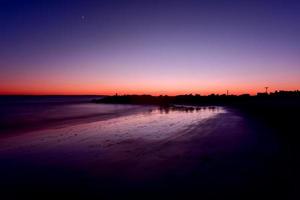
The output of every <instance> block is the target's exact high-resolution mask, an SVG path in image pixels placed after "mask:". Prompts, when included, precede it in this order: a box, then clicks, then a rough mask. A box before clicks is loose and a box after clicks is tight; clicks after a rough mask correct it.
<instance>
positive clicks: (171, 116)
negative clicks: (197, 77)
mask: <svg viewBox="0 0 300 200" xmlns="http://www.w3.org/2000/svg"><path fill="white" fill-rule="evenodd" d="M145 108H146V109H141V112H137V113H134V114H130V115H125V116H121V117H116V118H112V119H108V120H103V121H97V122H92V123H84V124H79V125H73V126H68V127H64V128H59V129H45V130H40V131H34V132H32V133H28V134H24V135H20V136H16V137H12V140H14V141H13V142H10V141H6V142H5V143H6V144H7V145H8V146H11V145H9V144H12V143H13V144H15V145H16V146H19V145H20V146H23V147H24V148H27V147H28V146H33V145H36V147H39V148H42V149H43V148H48V149H54V148H55V149H58V148H63V149H64V150H66V149H70V150H71V149H73V150H74V149H75V147H76V148H77V149H78V150H79V149H81V150H82V149H86V148H88V147H90V146H93V145H95V144H98V145H99V144H101V147H103V148H105V147H109V146H111V145H116V144H120V142H122V141H127V140H148V141H161V140H165V139H168V138H173V137H176V136H177V135H178V134H181V135H182V134H183V133H185V132H187V131H188V130H191V129H193V128H195V127H196V126H198V127H199V126H201V123H203V125H204V126H205V120H207V119H211V118H214V117H216V116H217V115H219V114H220V113H225V112H226V110H225V109H224V108H223V107H217V106H209V107H193V106H174V107H160V108H157V107H145ZM13 138H14V139H13ZM15 145H12V146H15ZM4 146H6V145H4ZM4 146H2V147H4ZM12 146H11V147H12Z"/></svg>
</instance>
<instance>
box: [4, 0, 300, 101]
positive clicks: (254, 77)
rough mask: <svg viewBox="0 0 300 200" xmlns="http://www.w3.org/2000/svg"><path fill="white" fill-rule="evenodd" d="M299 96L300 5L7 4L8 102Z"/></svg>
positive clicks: (211, 0)
mask: <svg viewBox="0 0 300 200" xmlns="http://www.w3.org/2000/svg"><path fill="white" fill-rule="evenodd" d="M265 86H269V87H270V90H271V91H274V90H296V89H300V1H274V0H273V1H271V0H270V1H263V0H260V1H234V0H228V1H225V0H224V1H217V0H207V1H201V0H198V1H196V0H195V1H189V0H182V1H176V0H172V1H167V0H162V1H146V0H140V1H138V0H136V1H125V0H122V1H121V0H119V1H115V0H106V1H100V0H99V1H89V0H85V1H76V0H69V1H63V0H60V1H56V0H51V1H50V0H49V1H46V0H44V1H38V0H37V1H29V0H26V1H25V0H24V1H15V0H0V94H115V93H116V92H117V93H119V94H125V93H126V94H127V93H129V94H133V93H135V94H144V93H147V94H154V95H157V94H169V95H175V94H185V93H200V94H209V93H220V94H221V93H226V90H227V89H228V90H229V91H230V93H234V94H240V93H251V94H255V93H256V92H262V91H264V87H265Z"/></svg>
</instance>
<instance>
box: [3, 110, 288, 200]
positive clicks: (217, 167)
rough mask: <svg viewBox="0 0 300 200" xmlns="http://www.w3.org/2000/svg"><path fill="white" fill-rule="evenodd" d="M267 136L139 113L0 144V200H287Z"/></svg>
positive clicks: (221, 118) (223, 119) (224, 121)
mask: <svg viewBox="0 0 300 200" xmlns="http://www.w3.org/2000/svg"><path fill="white" fill-rule="evenodd" d="M281 148H282V147H281V144H280V142H278V140H277V138H276V136H275V135H274V134H273V133H272V131H270V130H267V129H266V128H264V127H262V126H261V125H259V124H257V123H254V122H252V121H250V120H248V119H246V117H244V116H243V115H241V114H239V113H237V112H236V111H233V110H230V109H226V108H223V107H203V108H201V109H199V110H197V111H196V110H194V111H167V110H159V109H154V108H152V109H149V108H147V109H144V108H143V109H141V111H140V112H134V113H132V114H130V115H124V116H119V115H118V116H116V117H114V118H108V119H106V120H101V121H97V122H89V123H81V124H77V125H74V124H73V125H69V126H67V127H62V128H55V129H43V130H37V131H32V132H30V133H26V134H21V135H16V136H10V137H2V138H1V139H0V159H1V166H0V177H1V185H0V186H1V190H2V192H1V193H2V194H1V195H2V196H3V197H5V198H12V197H14V198H16V197H19V198H21V197H22V198H23V197H32V198H33V197H37V198H46V197H59V198H62V197H67V198H71V197H72V198H82V199H90V198H94V197H106V198H113V197H117V198H124V197H137V198H140V199H142V198H146V197H150V198H151V197H153V198H154V197H168V198H181V199H186V198H188V197H190V198H192V197H197V198H198V199H200V198H201V199H220V198H221V199H229V198H230V199H231V198H237V199H251V198H263V197H264V198H271V197H281V198H283V199H284V198H285V199H287V198H288V195H289V190H288V188H289V179H288V177H289V175H288V173H289V171H288V169H289V166H287V165H286V162H285V157H284V156H283V155H282V152H281V151H282V150H281Z"/></svg>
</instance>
